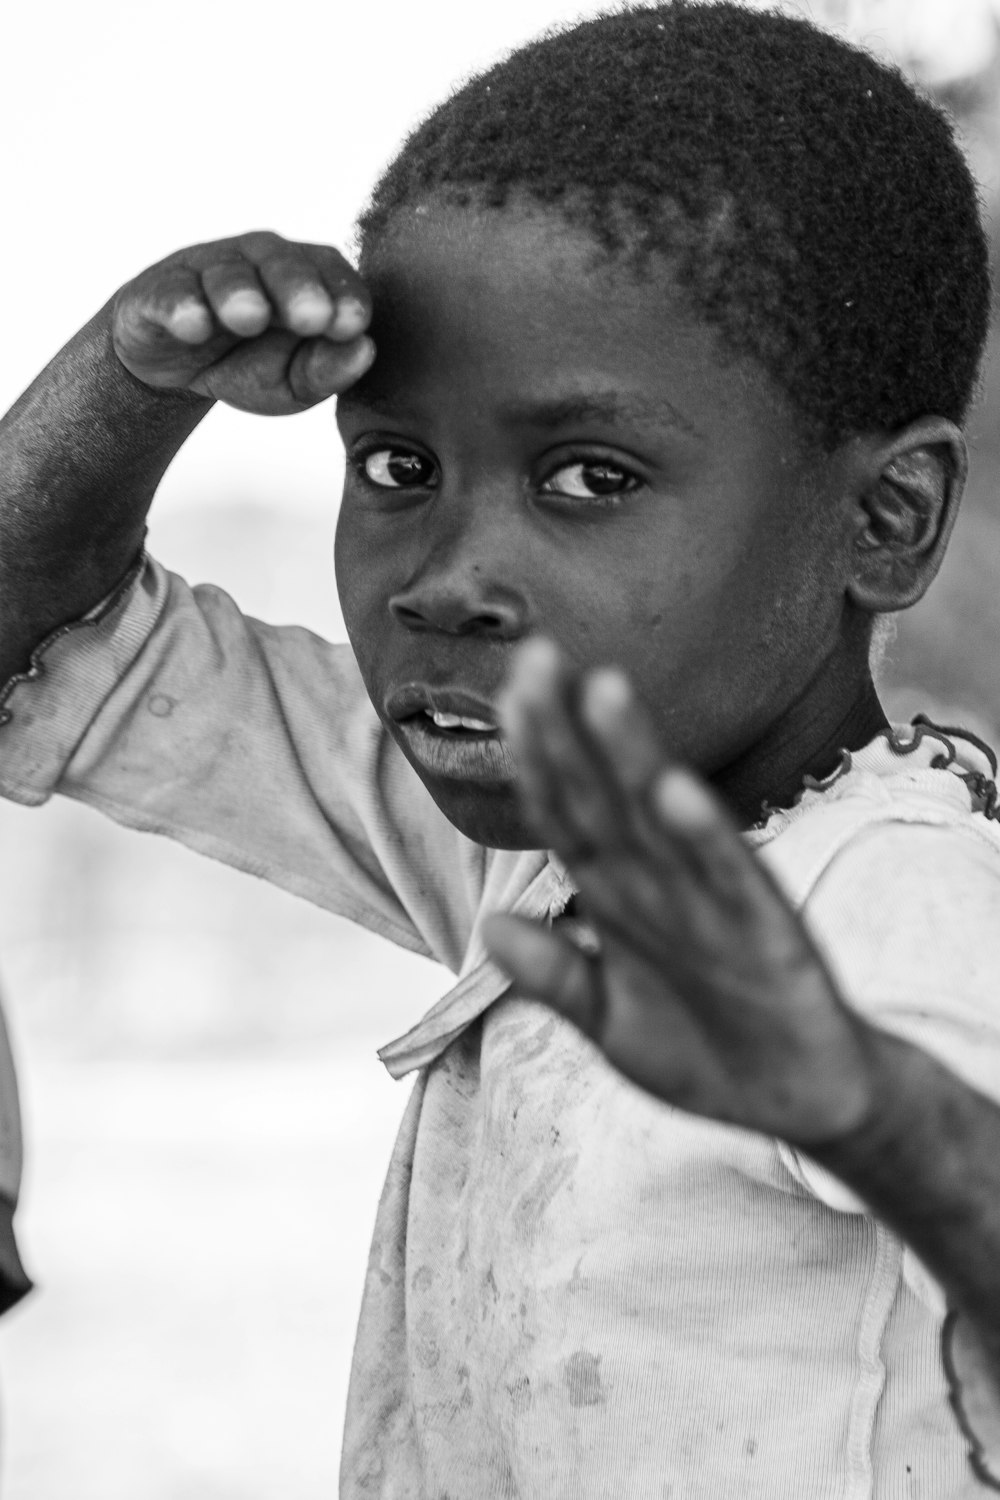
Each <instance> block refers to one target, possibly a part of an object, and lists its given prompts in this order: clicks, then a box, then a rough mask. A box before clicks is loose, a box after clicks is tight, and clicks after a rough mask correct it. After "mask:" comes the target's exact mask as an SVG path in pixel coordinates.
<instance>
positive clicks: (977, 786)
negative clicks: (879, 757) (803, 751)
mask: <svg viewBox="0 0 1000 1500" xmlns="http://www.w3.org/2000/svg"><path fill="white" fill-rule="evenodd" d="M908 728H909V729H911V730H912V733H911V734H909V735H908V734H907V732H906V731H907V729H908ZM956 739H959V740H965V741H966V742H967V743H968V744H970V745H973V746H974V747H975V749H976V750H978V751H979V753H980V755H982V756H983V758H984V759H985V761H986V763H987V765H988V766H989V768H990V774H989V775H987V774H986V772H985V771H979V770H976V769H975V768H971V767H969V766H968V765H967V763H966V761H965V760H964V759H963V758H962V757H960V755H959V752H958V749H957V748H956V746H955V743H954V742H955V740H956ZM880 740H884V741H885V743H886V746H887V747H888V749H889V750H891V751H892V753H893V754H894V755H899V756H904V755H912V754H913V752H914V751H915V750H918V749H919V748H920V747H921V745H923V743H924V741H925V740H932V741H937V742H938V743H939V744H940V745H941V747H942V748H941V749H940V750H939V751H938V752H937V754H935V755H934V756H932V758H931V762H930V769H931V770H933V771H951V772H952V774H953V775H954V776H955V777H957V779H958V780H960V781H964V782H965V785H966V787H967V789H968V792H969V798H970V801H971V803H972V811H973V812H981V813H982V814H983V816H984V817H985V818H991V819H993V820H995V821H996V822H1000V793H998V792H997V784H996V783H997V775H998V765H997V755H996V751H995V750H993V749H991V747H990V746H989V745H987V743H986V741H985V740H981V739H980V738H979V736H978V735H975V734H972V733H971V732H970V731H969V730H967V729H958V728H955V727H954V726H952V725H946V724H934V723H932V721H931V720H930V719H929V718H928V717H927V715H926V714H916V715H915V717H914V718H913V719H911V721H910V724H909V725H908V726H902V727H896V728H893V727H892V726H891V725H889V726H888V727H887V728H885V729H883V730H880V731H879V733H878V734H877V735H876V736H875V738H874V740H872V741H871V743H870V744H869V745H866V746H865V749H866V750H870V749H871V748H872V747H873V746H874V745H876V744H878V742H879V741H880ZM854 764H855V761H854V756H853V755H852V753H851V751H850V750H841V752H840V763H839V765H837V766H836V767H835V768H834V769H833V770H832V771H831V772H830V774H829V776H824V777H823V778H822V779H819V778H817V777H815V776H808V775H807V776H803V778H802V788H801V790H800V791H799V792H798V793H797V794H796V796H795V798H794V799H793V801H792V804H791V806H792V807H793V808H794V807H798V806H799V804H800V803H801V801H802V799H803V797H804V796H805V795H806V793H807V792H825V791H828V790H829V789H830V787H832V786H833V785H835V783H836V782H838V781H840V780H841V779H842V777H844V776H846V775H847V773H848V772H849V771H851V770H853V768H854ZM788 811H790V809H789V808H784V807H772V806H771V805H770V803H768V802H763V803H762V804H761V816H760V818H759V819H758V821H757V822H756V823H755V824H754V825H753V827H752V828H751V829H750V830H748V831H749V832H751V833H759V832H761V831H762V830H763V829H764V828H765V827H766V825H767V823H768V822H769V821H770V819H771V818H772V817H774V816H775V814H777V813H782V812H784V813H787V812H788Z"/></svg>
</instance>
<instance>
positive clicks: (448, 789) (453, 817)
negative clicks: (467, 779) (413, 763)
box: [421, 775, 542, 849]
mask: <svg viewBox="0 0 1000 1500" xmlns="http://www.w3.org/2000/svg"><path fill="white" fill-rule="evenodd" d="M421 780H422V781H423V783H424V785H425V786H426V788H427V790H428V791H429V792H430V794H431V796H432V797H433V798H434V801H435V802H436V803H437V805H438V807H439V808H440V809H441V811H442V812H443V813H444V815H445V817H446V818H447V819H448V821H449V823H452V824H454V826H455V827H456V828H457V829H458V831H459V833H462V834H464V835H465V837H466V838H467V839H472V841H473V843H476V844H483V845H485V847H486V848H487V849H540V848H541V847H542V846H541V844H540V843H539V840H538V835H537V834H534V833H532V831H531V829H530V828H529V827H528V825H527V823H526V822H525V819H524V814H523V812H522V810H521V805H520V802H519V800H518V797H517V794H516V792H515V791H514V789H513V787H511V786H509V785H508V786H503V787H497V788H495V789H493V788H489V787H484V786H481V785H465V786H463V785H462V784H460V783H456V782H454V781H445V780H443V779H440V780H439V779H434V780H432V778H431V777H430V776H427V775H424V776H422V777H421Z"/></svg>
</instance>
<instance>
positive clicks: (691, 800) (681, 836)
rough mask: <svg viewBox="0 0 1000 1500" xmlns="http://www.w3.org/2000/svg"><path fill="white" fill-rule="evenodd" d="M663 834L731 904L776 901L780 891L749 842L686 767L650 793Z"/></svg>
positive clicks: (664, 776) (665, 777) (670, 771)
mask: <svg viewBox="0 0 1000 1500" xmlns="http://www.w3.org/2000/svg"><path fill="white" fill-rule="evenodd" d="M649 800H650V807H651V809H652V813H653V816H654V818H655V819H656V821H657V824H658V825H659V828H660V830H661V831H662V832H663V833H664V834H665V835H666V836H667V837H668V839H669V840H670V842H671V844H672V845H673V846H674V847H675V848H677V849H678V850H679V851H681V852H682V853H683V855H684V856H685V858H686V860H687V862H688V863H689V864H690V866H691V867H692V869H693V870H694V871H695V872H696V873H697V874H698V876H699V878H700V881H701V883H702V884H703V885H705V886H709V887H711V888H712V889H713V890H714V891H715V893H716V894H717V896H719V897H720V898H722V899H724V900H725V901H726V902H727V903H728V904H729V905H731V906H732V905H735V906H738V907H743V908H745V907H746V906H748V905H754V906H760V905H761V904H762V903H764V902H770V901H773V898H774V896H775V895H776V894H777V888H776V887H775V886H774V885H773V883H772V881H771V880H770V878H769V876H768V874H767V871H766V870H765V869H764V867H763V865H761V863H760V861H759V860H757V859H756V858H755V857H754V855H753V853H752V852H751V850H750V849H749V848H748V847H747V845H746V843H745V842H744V840H743V838H742V836H741V834H740V832H739V829H738V828H737V826H736V824H735V822H734V821H733V819H732V817H731V816H730V814H729V813H728V811H727V810H726V808H725V807H724V806H723V804H722V802H721V801H720V799H719V798H718V797H716V796H715V794H714V793H713V792H712V791H711V789H710V788H709V787H708V786H707V785H706V784H705V782H703V781H702V780H701V779H700V778H699V777H697V776H695V775H694V774H693V773H692V772H691V771H689V770H687V769H686V768H685V767H683V766H672V767H670V768H669V769H668V770H666V771H664V772H662V773H661V774H660V775H659V776H658V777H657V779H656V781H655V782H654V784H653V786H652V788H651V790H650V799H649Z"/></svg>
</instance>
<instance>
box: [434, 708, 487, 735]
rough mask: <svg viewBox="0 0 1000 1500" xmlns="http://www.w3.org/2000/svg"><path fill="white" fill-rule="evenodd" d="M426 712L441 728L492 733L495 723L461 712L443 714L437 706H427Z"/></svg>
mask: <svg viewBox="0 0 1000 1500" xmlns="http://www.w3.org/2000/svg"><path fill="white" fill-rule="evenodd" d="M424 713H425V714H427V715H428V717H429V718H431V719H433V720H434V722H435V724H436V725H437V727H438V728H439V729H478V730H479V731H480V732H482V731H483V730H485V731H486V732H487V733H492V731H493V730H494V729H495V728H496V725H495V724H487V723H485V721H484V720H482V719H466V718H463V717H462V715H461V714H443V713H441V712H440V710H439V709H436V708H425V709H424Z"/></svg>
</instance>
